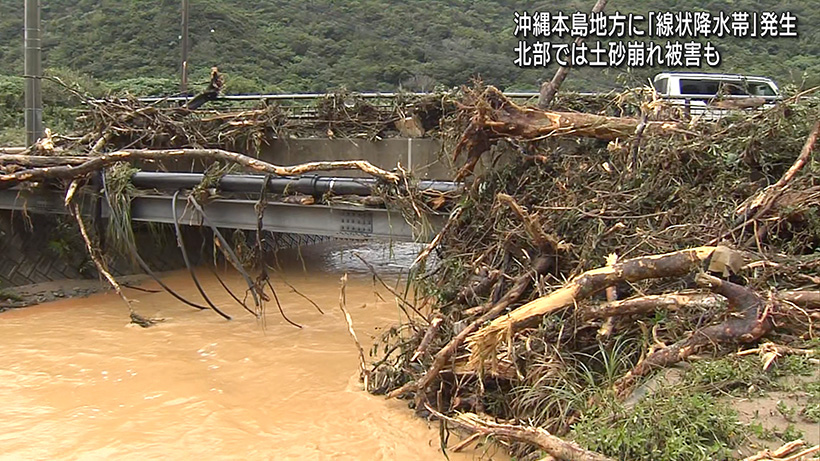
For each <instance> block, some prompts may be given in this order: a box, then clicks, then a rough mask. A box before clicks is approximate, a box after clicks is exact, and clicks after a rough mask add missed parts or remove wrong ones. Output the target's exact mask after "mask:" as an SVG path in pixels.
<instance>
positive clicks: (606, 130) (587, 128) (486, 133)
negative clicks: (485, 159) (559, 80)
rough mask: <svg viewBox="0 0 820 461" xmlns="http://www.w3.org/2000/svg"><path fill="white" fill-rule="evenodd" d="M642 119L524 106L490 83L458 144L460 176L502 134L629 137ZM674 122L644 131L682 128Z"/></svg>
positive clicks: (533, 137) (653, 124)
mask: <svg viewBox="0 0 820 461" xmlns="http://www.w3.org/2000/svg"><path fill="white" fill-rule="evenodd" d="M640 124H641V121H640V120H639V119H637V118H631V117H607V116H603V115H596V114H587V113H582V112H555V111H548V110H542V109H536V108H533V107H522V106H519V105H517V104H515V103H514V102H512V101H510V100H509V99H508V98H507V97H506V96H504V94H502V93H501V91H499V90H498V89H497V88H495V87H492V86H490V87H487V89H486V90H484V92H483V93H482V94H481V96H480V97H479V100H478V101H476V105H475V113H474V115H473V117H472V118H471V120H470V125H469V126H468V127H467V129H466V130H465V131H464V134H462V136H461V139H460V140H459V142H458V144H457V145H456V148H455V151H454V154H453V159H454V160H457V159H458V158H459V156H460V155H461V153H462V152H464V153H465V155H466V156H467V161H466V163H465V165H464V166H463V167H462V168H461V170H460V171H459V173H458V175H457V179H460V178H463V177H465V176H467V175H468V174H470V173H471V172H472V171H473V169H474V168H475V165H476V164H477V163H478V160H479V158H480V157H481V155H482V154H483V153H484V152H487V151H488V150H489V149H490V146H491V145H492V143H493V142H494V141H496V140H498V139H500V138H515V139H517V140H536V139H543V138H548V137H557V136H576V137H589V138H597V139H604V140H615V139H619V138H620V139H627V138H630V137H632V136H634V135H635V132H636V131H637V129H638V126H639V125H640ZM679 130H680V127H679V126H678V124H677V123H675V122H659V121H648V122H646V123H645V125H644V129H643V132H644V133H645V134H647V135H648V134H657V133H665V132H669V133H672V132H674V131H679Z"/></svg>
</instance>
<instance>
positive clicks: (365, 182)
mask: <svg viewBox="0 0 820 461" xmlns="http://www.w3.org/2000/svg"><path fill="white" fill-rule="evenodd" d="M203 177H204V175H203V174H202V173H164V172H151V171H142V172H139V173H135V174H134V175H133V176H132V177H131V182H132V183H133V184H134V185H135V186H136V187H138V188H141V189H157V190H178V189H191V188H193V187H196V186H197V185H199V184H200V183H201V182H202V179H203ZM264 182H265V176H263V175H225V176H223V177H222V178H221V179H220V180H219V183H218V185H217V189H219V190H221V191H224V192H240V193H258V192H259V190H260V189H261V188H262V184H263V183H264ZM375 185H376V180H375V179H373V178H346V177H328V176H317V175H302V176H298V177H273V178H270V180H269V181H268V188H267V190H268V191H269V192H271V193H274V194H281V193H284V192H285V191H295V192H299V193H302V194H306V195H322V194H325V193H328V192H332V193H334V194H337V195H371V194H372V193H373V187H374V186H375ZM418 187H419V190H434V191H437V192H450V191H454V190H457V189H458V188H460V187H461V183H457V182H452V181H434V180H433V181H430V180H425V181H419V184H418Z"/></svg>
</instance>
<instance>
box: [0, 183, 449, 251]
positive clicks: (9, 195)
mask: <svg viewBox="0 0 820 461" xmlns="http://www.w3.org/2000/svg"><path fill="white" fill-rule="evenodd" d="M202 179H203V174H202V173H163V172H139V173H136V174H134V176H133V177H132V183H133V184H134V185H135V186H136V187H137V188H139V189H141V190H142V191H143V193H141V194H140V195H139V196H137V197H135V198H134V199H133V201H132V202H131V219H132V221H137V222H153V223H162V224H173V223H174V215H176V216H177V218H178V220H179V223H180V224H182V225H187V226H204V225H209V223H210V225H213V226H216V227H221V228H228V229H241V230H256V229H257V226H258V214H257V207H258V204H259V203H260V201H259V195H260V191H261V190H262V188H263V185H264V186H265V189H266V191H267V192H268V193H272V194H281V193H283V192H285V191H293V192H298V193H300V194H304V195H309V196H313V197H317V198H321V197H322V196H324V195H325V194H336V195H370V193H371V190H372V186H373V185H374V184H375V181H374V180H373V179H370V178H353V177H321V176H314V175H306V176H301V177H293V178H281V177H276V178H269V180H268V184H267V185H265V177H264V176H260V175H226V176H224V177H223V178H222V179H221V180H220V181H219V184H218V185H217V187H216V191H217V193H218V194H219V195H223V194H224V195H227V196H229V198H217V199H214V200H209V201H208V202H207V203H205V204H203V211H204V212H205V215H206V216H202V214H200V213H199V212H198V211H197V210H195V209H194V208H192V207H191V206H189V205H188V203H187V200H185V197H186V196H185V195H181V196H180V197H181V198H179V199H178V200H176V201H174V200H173V193H174V192H175V191H177V190H183V189H192V188H193V187H195V186H197V185H198V184H200V182H201V181H202ZM457 187H458V185H457V184H456V183H453V182H449V181H430V180H425V181H421V182H420V183H419V188H420V189H422V190H431V191H436V192H450V191H454V190H456V189H457ZM252 196H255V197H253V198H251V197H252ZM78 200H80V201H81V203H83V204H84V207H83V209H84V211H85V212H87V213H89V214H91V215H96V216H99V217H101V218H103V219H107V218H108V217H110V216H111V209H110V208H109V206H108V204H107V202H106V200H105V199H104V197H103V196H102V195H101V194H100V193H99V190H86V191H81V193H80V195H79V199H78ZM174 208H176V211H175V210H174ZM0 210H11V211H16V212H26V213H28V214H67V213H68V211H67V210H66V207H65V205H64V195H63V192H62V191H57V190H29V189H24V188H12V189H8V190H2V191H0ZM261 211H262V223H261V224H262V230H266V231H271V232H278V233H284V234H306V235H319V236H324V237H336V238H345V239H382V240H395V241H425V240H428V239H430V238H432V235H433V234H434V233H435V232H436V231H437V228H438V227H439V226H440V225H441V224H442V221H443V217H442V216H438V215H431V216H427V217H426V218H427V219H426V221H427V224H428V226H427V227H426V228H425V227H422V226H421V225H419V223H408V222H407V220H406V219H405V217H404V215H403V214H402V213H401V211H399V210H394V209H388V208H376V207H364V206H358V205H355V204H354V205H346V204H340V205H320V204H317V205H302V204H294V203H283V202H276V201H269V200H266V203H265V204H264V208H262V210H261ZM206 219H207V220H208V221H209V222H205V220H206Z"/></svg>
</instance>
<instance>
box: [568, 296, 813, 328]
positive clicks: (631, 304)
mask: <svg viewBox="0 0 820 461" xmlns="http://www.w3.org/2000/svg"><path fill="white" fill-rule="evenodd" d="M774 297H775V299H777V300H778V301H781V302H786V303H791V304H794V305H795V306H797V307H800V308H803V309H809V310H814V309H820V291H801V290H788V291H778V292H777V293H775V294H774ZM720 302H721V298H720V296H718V295H716V294H714V293H694V292H693V293H670V294H665V295H648V296H638V297H635V298H629V299H624V300H621V301H614V302H607V303H604V304H600V305H598V306H590V307H586V308H584V309H582V310H581V312H580V315H581V318H582V319H583V320H585V321H589V320H601V319H606V318H609V317H618V316H622V315H636V314H646V313H650V312H654V311H656V310H659V309H667V310H676V309H680V308H685V307H689V308H691V307H693V306H700V307H705V308H710V307H716V306H717V305H718V304H719V303H720Z"/></svg>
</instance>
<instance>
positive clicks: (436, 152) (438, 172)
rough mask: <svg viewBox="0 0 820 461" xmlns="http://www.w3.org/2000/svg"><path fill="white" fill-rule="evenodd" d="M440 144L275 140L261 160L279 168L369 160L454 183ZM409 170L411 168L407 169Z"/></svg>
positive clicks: (414, 140)
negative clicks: (327, 161)
mask: <svg viewBox="0 0 820 461" xmlns="http://www.w3.org/2000/svg"><path fill="white" fill-rule="evenodd" d="M440 151H441V142H440V141H439V140H437V139H430V138H390V139H383V140H381V141H368V140H365V139H325V138H315V139H311V138H304V139H276V140H273V141H272V142H271V143H270V144H269V145H268V146H266V147H264V148H263V149H262V151H261V153H260V158H262V159H263V160H265V161H267V162H270V163H274V164H277V165H295V164H299V163H305V162H311V161H319V160H367V161H369V162H370V163H372V164H374V165H376V166H378V167H379V168H382V169H385V170H388V171H389V170H392V169H394V168H396V165H398V164H399V163H401V166H402V168H404V169H407V170H409V171H411V172H413V174H414V175H415V176H416V177H417V178H420V179H451V178H452V173H450V171H451V170H450V167H449V163H450V160H449V159H448V158H442V156H441V152H440ZM408 166H409V168H408ZM320 174H322V175H325V176H329V175H334V176H358V175H359V174H358V173H356V172H351V171H347V172H343V171H339V172H323V173H320Z"/></svg>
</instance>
